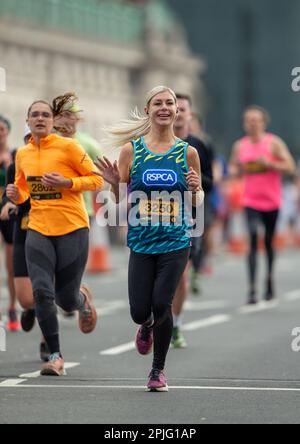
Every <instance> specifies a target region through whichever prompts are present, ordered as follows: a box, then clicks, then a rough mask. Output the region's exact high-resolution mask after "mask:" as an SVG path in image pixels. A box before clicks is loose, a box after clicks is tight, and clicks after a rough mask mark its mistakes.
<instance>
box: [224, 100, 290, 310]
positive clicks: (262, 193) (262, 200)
mask: <svg viewBox="0 0 300 444" xmlns="http://www.w3.org/2000/svg"><path fill="white" fill-rule="evenodd" d="M269 122H270V118H269V114H268V112H267V111H266V110H264V109H263V108H261V107H259V106H250V107H248V108H247V109H246V111H245V113H244V129H245V132H246V137H244V138H242V139H240V140H238V141H237V142H236V143H235V144H234V147H233V153H232V158H231V162H230V170H231V174H232V175H244V178H245V188H244V195H243V204H244V207H245V210H246V215H247V221H248V229H249V236H250V243H251V248H250V253H249V258H248V266H249V284H250V288H249V298H248V303H249V304H255V303H256V302H257V299H256V269H257V246H258V228H259V224H260V223H262V224H263V225H264V228H265V246H266V252H267V262H268V274H267V279H266V289H265V299H266V300H268V301H270V300H272V299H273V298H274V296H275V295H274V286H273V265H274V257H275V254H274V249H273V238H274V234H275V229H276V223H277V219H278V214H279V210H280V208H281V204H282V190H281V178H282V175H283V174H290V175H293V174H294V173H295V171H296V166H295V163H294V160H293V158H292V156H291V154H290V152H289V150H288V148H287V146H286V144H285V143H284V142H283V141H282V140H281V139H280V138H279V137H277V136H275V135H274V134H270V133H267V132H266V129H267V126H268V124H269Z"/></svg>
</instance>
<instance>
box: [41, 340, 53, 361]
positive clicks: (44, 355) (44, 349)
mask: <svg viewBox="0 0 300 444" xmlns="http://www.w3.org/2000/svg"><path fill="white" fill-rule="evenodd" d="M50 354H51V353H50V350H49V348H48V345H47V344H46V342H41V343H40V358H41V361H43V362H48V361H49V358H50Z"/></svg>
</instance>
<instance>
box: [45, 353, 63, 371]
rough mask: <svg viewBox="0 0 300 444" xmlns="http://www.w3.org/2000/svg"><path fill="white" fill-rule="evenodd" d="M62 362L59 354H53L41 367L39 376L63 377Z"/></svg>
mask: <svg viewBox="0 0 300 444" xmlns="http://www.w3.org/2000/svg"><path fill="white" fill-rule="evenodd" d="M64 364H65V362H64V360H63V358H62V357H61V356H60V354H59V353H54V354H53V355H51V356H50V357H49V360H48V362H47V363H46V364H44V365H43V366H42V371H41V376H64V375H65V369H64Z"/></svg>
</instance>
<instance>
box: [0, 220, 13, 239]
mask: <svg viewBox="0 0 300 444" xmlns="http://www.w3.org/2000/svg"><path fill="white" fill-rule="evenodd" d="M0 231H1V233H2V237H3V240H4V242H5V244H6V245H12V243H13V231H14V222H13V221H11V220H1V221H0Z"/></svg>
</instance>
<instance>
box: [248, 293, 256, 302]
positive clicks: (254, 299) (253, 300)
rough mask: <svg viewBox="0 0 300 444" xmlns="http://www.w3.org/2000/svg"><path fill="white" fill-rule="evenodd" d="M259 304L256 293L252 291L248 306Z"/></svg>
mask: <svg viewBox="0 0 300 444" xmlns="http://www.w3.org/2000/svg"><path fill="white" fill-rule="evenodd" d="M255 304H257V299H256V294H255V291H250V292H249V296H248V301H247V305H255Z"/></svg>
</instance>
